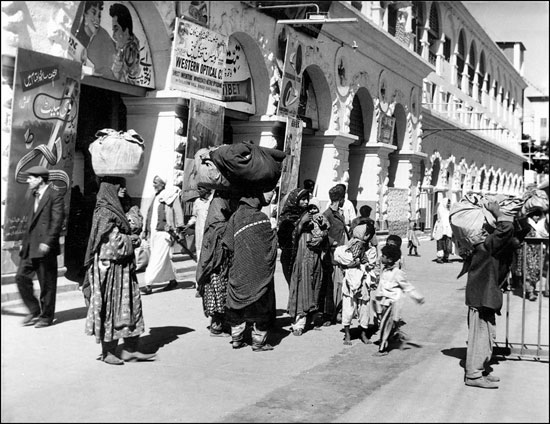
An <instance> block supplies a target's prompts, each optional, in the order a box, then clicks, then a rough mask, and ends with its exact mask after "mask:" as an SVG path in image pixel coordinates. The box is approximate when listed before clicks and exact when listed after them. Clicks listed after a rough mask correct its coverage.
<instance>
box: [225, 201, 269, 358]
mask: <svg viewBox="0 0 550 424" xmlns="http://www.w3.org/2000/svg"><path fill="white" fill-rule="evenodd" d="M266 195H267V194H266ZM272 195H273V192H270V193H269V196H267V197H269V199H266V197H264V196H263V195H262V194H259V195H257V196H256V195H250V196H243V197H241V199H240V201H239V207H238V208H237V210H236V211H235V213H234V214H233V215H232V216H231V218H229V221H228V222H227V228H226V231H225V235H224V237H223V240H222V244H223V248H224V250H226V251H227V253H228V254H229V257H230V258H231V265H230V267H229V274H228V284H227V303H226V319H227V322H228V324H230V325H231V343H232V345H233V348H234V349H239V348H241V347H244V346H246V343H245V341H244V332H245V330H246V324H247V323H249V324H252V350H253V351H254V352H263V351H267V350H273V346H271V345H269V344H267V337H268V329H269V328H270V327H271V326H272V325H273V323H274V322H275V316H276V310H275V263H276V261H277V237H276V236H275V231H274V230H273V229H272V228H271V222H270V220H269V217H268V216H267V215H266V214H265V213H263V212H262V211H261V209H262V207H264V206H267V205H268V204H269V201H270V200H271V196H272Z"/></svg>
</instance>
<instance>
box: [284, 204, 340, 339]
mask: <svg viewBox="0 0 550 424" xmlns="http://www.w3.org/2000/svg"><path fill="white" fill-rule="evenodd" d="M329 227H330V224H329V223H328V220H327V219H326V218H325V216H324V215H323V214H321V213H319V201H318V200H315V201H312V203H310V204H309V206H308V209H307V210H306V212H304V213H303V214H302V216H301V218H300V219H299V221H298V224H297V225H296V229H295V231H294V239H295V244H296V245H297V249H296V260H295V261H294V267H293V270H292V277H291V279H290V287H289V295H288V313H289V315H290V316H291V318H293V320H294V321H293V324H292V334H294V335H295V336H301V335H302V333H303V332H304V331H305V327H306V324H307V320H308V317H309V318H312V314H314V313H315V312H316V311H317V310H318V309H319V291H320V289H321V282H322V276H323V272H322V262H321V258H322V255H323V253H324V252H325V251H326V249H327V247H328V245H327V241H328V239H327V234H328V229H329Z"/></svg>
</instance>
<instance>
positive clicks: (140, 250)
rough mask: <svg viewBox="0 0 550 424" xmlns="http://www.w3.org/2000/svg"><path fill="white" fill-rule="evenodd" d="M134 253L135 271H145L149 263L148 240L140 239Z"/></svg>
mask: <svg viewBox="0 0 550 424" xmlns="http://www.w3.org/2000/svg"><path fill="white" fill-rule="evenodd" d="M134 252H135V255H136V271H137V272H140V271H145V268H147V265H148V264H149V257H150V256H151V250H150V247H149V241H148V240H142V241H141V244H140V245H139V247H136V249H135V250H134Z"/></svg>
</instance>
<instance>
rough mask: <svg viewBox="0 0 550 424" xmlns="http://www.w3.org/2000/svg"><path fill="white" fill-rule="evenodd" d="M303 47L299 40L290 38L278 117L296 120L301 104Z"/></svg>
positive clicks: (287, 45)
mask: <svg viewBox="0 0 550 424" xmlns="http://www.w3.org/2000/svg"><path fill="white" fill-rule="evenodd" d="M302 56H303V54H302V45H301V44H300V43H299V42H298V40H296V39H293V38H292V37H289V39H288V41H287V44H286V52H285V63H284V65H283V78H282V80H281V86H280V93H281V95H280V97H279V104H278V108H277V115H279V116H289V117H291V118H295V117H296V116H297V114H298V106H299V104H300V91H301V89H302V75H301V74H302V70H303V69H302V65H303V57H302Z"/></svg>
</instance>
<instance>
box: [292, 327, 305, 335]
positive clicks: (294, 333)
mask: <svg viewBox="0 0 550 424" xmlns="http://www.w3.org/2000/svg"><path fill="white" fill-rule="evenodd" d="M303 333H304V330H302V329H301V328H298V329H296V330H292V334H293V335H294V336H301V335H302V334H303Z"/></svg>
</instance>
